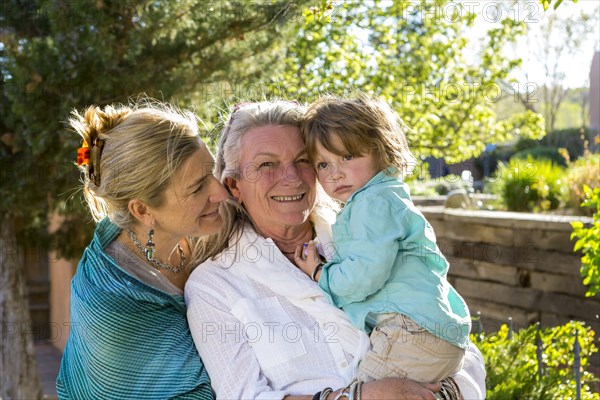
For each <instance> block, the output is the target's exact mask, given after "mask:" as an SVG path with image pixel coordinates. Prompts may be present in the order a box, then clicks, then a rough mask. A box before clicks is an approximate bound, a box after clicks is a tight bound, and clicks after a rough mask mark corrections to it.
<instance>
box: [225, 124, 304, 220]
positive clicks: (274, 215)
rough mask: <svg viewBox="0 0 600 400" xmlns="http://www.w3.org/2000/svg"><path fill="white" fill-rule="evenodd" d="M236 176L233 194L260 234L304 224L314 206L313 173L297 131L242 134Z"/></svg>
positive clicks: (273, 128)
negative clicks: (237, 175)
mask: <svg viewBox="0 0 600 400" xmlns="http://www.w3.org/2000/svg"><path fill="white" fill-rule="evenodd" d="M239 172H240V177H239V178H238V179H237V180H236V182H235V185H233V186H234V187H232V190H231V191H232V194H233V195H234V197H235V198H236V199H237V200H238V201H240V202H241V203H242V204H243V205H244V207H245V208H246V210H247V211H248V214H249V215H250V217H251V218H252V219H253V221H254V223H255V224H256V226H257V227H258V228H259V230H267V229H272V228H273V227H275V226H281V227H284V228H285V227H292V226H297V225H301V224H302V223H304V222H306V220H307V219H308V216H309V215H310V212H311V211H312V209H313V207H314V204H315V197H316V173H315V170H314V168H313V166H312V165H311V164H310V162H309V161H308V158H307V156H306V151H305V147H304V142H303V141H302V135H301V133H300V129H299V128H297V127H295V126H291V125H284V126H273V125H270V126H263V127H259V128H254V129H251V130H249V131H247V132H245V133H244V134H243V136H242V138H241V140H240V165H239ZM230 186H231V185H230Z"/></svg>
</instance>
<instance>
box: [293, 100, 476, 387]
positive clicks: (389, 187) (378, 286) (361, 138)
mask: <svg viewBox="0 0 600 400" xmlns="http://www.w3.org/2000/svg"><path fill="white" fill-rule="evenodd" d="M303 135H304V139H305V143H306V149H307V152H308V157H309V159H310V161H311V162H313V163H314V165H315V167H316V169H317V174H318V178H319V181H320V183H321V185H322V186H323V188H324V189H325V191H326V192H327V194H329V195H330V196H331V197H333V198H335V199H337V200H338V201H340V202H341V203H343V204H344V207H343V209H342V210H341V211H340V212H339V213H338V216H337V220H336V222H335V224H334V225H333V227H332V230H333V241H334V242H335V246H336V249H337V254H336V257H335V258H334V259H333V260H329V262H327V263H325V264H324V263H322V262H320V259H319V256H318V255H317V250H316V245H315V243H314V242H311V243H309V244H308V251H307V252H306V251H305V252H304V254H305V255H306V258H305V257H303V256H302V253H303V251H302V248H301V246H299V248H298V249H297V251H296V254H295V261H296V263H297V265H298V266H299V267H300V268H301V269H302V270H303V271H304V272H305V273H306V274H307V275H308V276H311V277H312V278H313V279H314V280H317V281H318V282H319V286H320V287H321V288H322V289H323V290H324V291H325V292H326V293H327V294H328V295H329V296H330V299H331V301H332V302H333V304H335V305H336V306H338V307H340V308H342V309H343V310H344V311H345V312H346V313H347V315H348V316H349V317H350V319H351V321H352V323H353V324H354V325H356V326H357V327H359V328H361V329H364V330H365V331H366V332H371V334H370V335H371V336H370V338H371V345H372V350H371V351H370V352H369V353H368V354H367V355H366V356H365V358H364V359H363V361H362V362H361V364H360V365H359V378H360V379H361V380H371V379H381V378H386V377H406V378H409V379H412V380H415V381H419V382H436V381H440V380H442V379H444V378H446V377H448V376H450V375H452V374H453V373H454V372H457V371H458V370H460V368H461V366H462V359H463V356H464V353H465V350H464V349H465V347H466V346H467V344H468V340H469V339H468V337H469V332H470V329H471V321H470V316H469V310H468V308H467V305H466V304H465V301H464V300H463V299H462V298H461V297H460V295H459V294H458V293H457V292H456V290H455V289H454V288H453V287H452V286H451V285H450V284H449V283H448V281H447V280H446V274H447V272H448V262H447V261H446V259H445V258H444V256H443V255H442V253H441V252H440V249H439V248H438V246H437V245H436V238H435V234H434V233H433V229H432V227H431V225H429V223H428V222H427V220H426V219H425V217H424V216H423V214H422V213H421V212H420V211H419V210H418V209H417V208H416V207H415V205H414V204H413V203H412V201H411V199H410V196H409V194H408V187H407V186H406V184H404V183H403V182H402V175H403V174H404V173H406V172H407V171H408V169H409V167H410V166H411V164H413V163H414V158H413V157H412V155H411V153H410V151H409V149H408V146H407V142H406V138H405V136H404V133H403V125H402V122H401V121H400V120H399V118H398V117H397V116H396V115H395V113H394V112H393V111H392V109H391V108H390V107H389V106H388V105H387V104H386V103H385V102H383V101H379V100H374V99H370V98H367V97H365V96H361V97H359V98H358V99H354V100H348V99H340V98H332V97H327V98H324V99H321V100H319V101H317V102H316V103H313V104H312V105H311V106H310V107H309V109H308V112H307V113H306V117H305V122H304V125H303Z"/></svg>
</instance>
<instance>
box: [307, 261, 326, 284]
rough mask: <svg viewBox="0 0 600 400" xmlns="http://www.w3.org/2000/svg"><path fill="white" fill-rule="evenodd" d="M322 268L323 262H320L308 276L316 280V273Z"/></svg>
mask: <svg viewBox="0 0 600 400" xmlns="http://www.w3.org/2000/svg"><path fill="white" fill-rule="evenodd" d="M322 269H323V263H322V262H320V263H319V264H318V265H317V266H316V267H315V270H314V271H313V272H312V274H311V275H310V277H311V278H312V280H313V281H315V282H316V281H317V274H318V273H319V271H320V270H322Z"/></svg>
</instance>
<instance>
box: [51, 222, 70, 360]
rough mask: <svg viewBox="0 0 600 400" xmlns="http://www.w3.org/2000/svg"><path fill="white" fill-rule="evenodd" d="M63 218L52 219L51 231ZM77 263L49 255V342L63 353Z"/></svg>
mask: <svg viewBox="0 0 600 400" xmlns="http://www.w3.org/2000/svg"><path fill="white" fill-rule="evenodd" d="M61 223H62V218H61V217H59V216H56V215H54V216H52V217H51V218H50V231H51V232H52V231H54V230H56V229H58V227H59V226H60V224H61ZM75 264H76V263H75V262H74V261H71V260H66V259H64V258H59V257H58V256H57V254H56V251H54V250H53V251H50V252H49V253H48V269H49V275H50V335H49V336H50V337H49V341H50V342H51V343H52V344H53V345H54V346H55V347H57V348H58V349H59V350H61V351H63V350H64V349H65V346H66V344H67V339H68V337H69V331H70V330H69V327H70V320H71V310H70V303H71V279H72V278H73V274H74V273H75Z"/></svg>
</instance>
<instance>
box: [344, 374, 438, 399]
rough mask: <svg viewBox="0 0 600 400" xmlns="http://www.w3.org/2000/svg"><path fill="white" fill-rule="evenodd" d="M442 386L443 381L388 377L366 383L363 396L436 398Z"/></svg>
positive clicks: (365, 397) (368, 397)
mask: <svg viewBox="0 0 600 400" xmlns="http://www.w3.org/2000/svg"><path fill="white" fill-rule="evenodd" d="M441 387H442V385H441V383H418V382H415V381H411V380H409V379H400V378H386V379H379V380H376V381H370V382H366V383H364V384H363V385H362V393H361V398H363V399H365V400H368V399H382V400H384V399H390V400H391V399H403V400H404V399H406V400H436V397H435V395H434V393H435V392H437V391H439V390H440V389H441ZM336 393H337V392H336ZM332 399H333V397H332Z"/></svg>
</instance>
